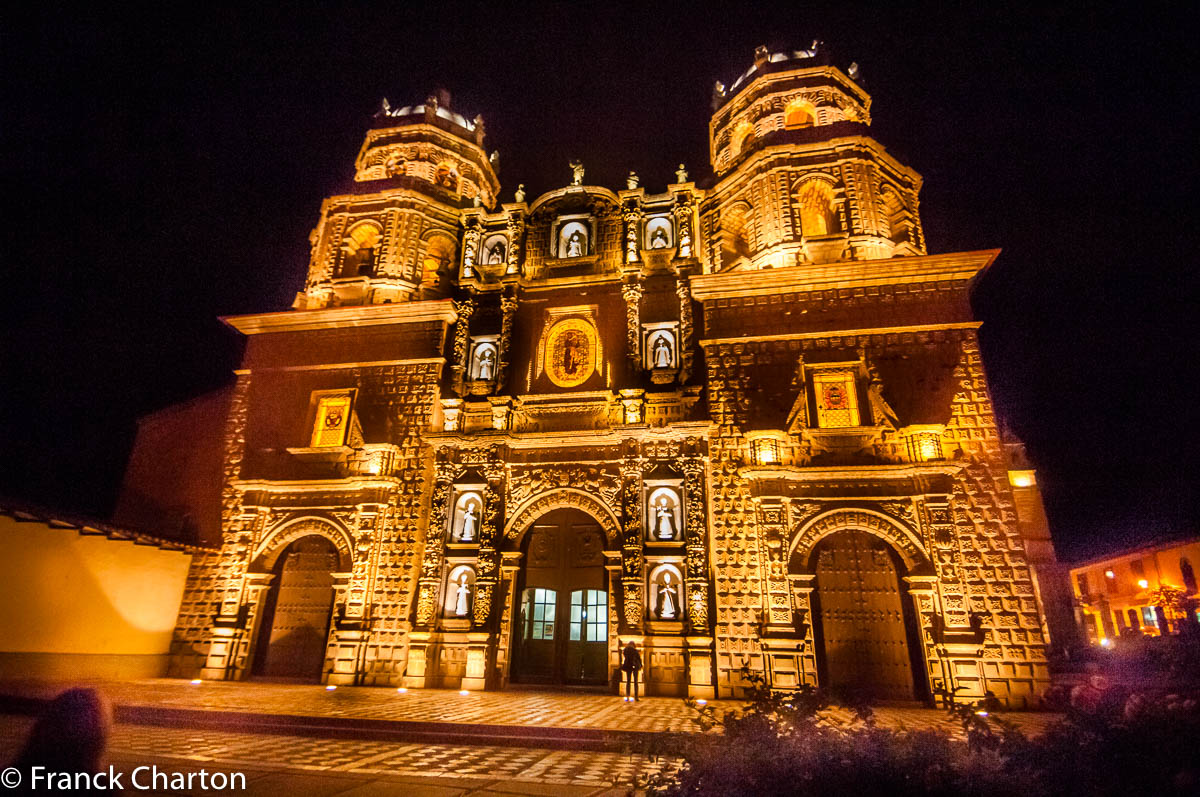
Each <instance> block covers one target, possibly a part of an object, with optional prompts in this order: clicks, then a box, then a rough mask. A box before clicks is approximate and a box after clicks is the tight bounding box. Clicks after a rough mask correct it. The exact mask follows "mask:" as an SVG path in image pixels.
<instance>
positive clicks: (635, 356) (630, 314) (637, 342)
mask: <svg viewBox="0 0 1200 797" xmlns="http://www.w3.org/2000/svg"><path fill="white" fill-rule="evenodd" d="M642 292H643V289H642V285H641V283H638V282H629V283H626V284H625V285H622V286H621V296H623V297H624V298H625V356H626V357H627V358H628V359H629V367H630V369H631V370H632V371H633V372H634V373H637V371H638V370H639V369H640V367H641V354H640V352H641V337H642Z"/></svg>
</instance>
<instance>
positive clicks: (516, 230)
mask: <svg viewBox="0 0 1200 797" xmlns="http://www.w3.org/2000/svg"><path fill="white" fill-rule="evenodd" d="M507 226H508V259H507V261H506V262H507V263H508V267H507V273H509V274H516V273H517V272H519V271H520V270H521V265H520V264H521V241H522V239H523V238H524V237H525V222H524V221H522V219H521V216H520V214H517V213H514V214H513V215H511V216H509V217H508V225H507Z"/></svg>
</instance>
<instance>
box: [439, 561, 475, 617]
mask: <svg viewBox="0 0 1200 797" xmlns="http://www.w3.org/2000/svg"><path fill="white" fill-rule="evenodd" d="M474 595H475V570H474V568H472V567H471V566H470V565H457V566H455V567H452V568H450V574H449V576H448V577H447V579H446V590H445V600H444V601H443V609H444V613H445V616H446V617H462V618H469V617H470V616H471V599H472V598H473V597H474Z"/></svg>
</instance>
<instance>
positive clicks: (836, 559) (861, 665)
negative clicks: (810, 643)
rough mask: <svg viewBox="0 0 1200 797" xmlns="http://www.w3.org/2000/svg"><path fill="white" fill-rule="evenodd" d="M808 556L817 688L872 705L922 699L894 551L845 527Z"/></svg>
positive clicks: (911, 619) (911, 624) (912, 621)
mask: <svg viewBox="0 0 1200 797" xmlns="http://www.w3.org/2000/svg"><path fill="white" fill-rule="evenodd" d="M812 557H813V558H812V560H811V562H812V567H813V568H814V570H815V572H816V591H815V593H814V602H815V605H814V606H813V615H814V620H815V627H814V629H813V631H814V634H815V637H816V639H817V644H818V646H819V648H818V650H819V654H820V655H819V658H818V661H819V667H820V676H821V683H822V684H824V685H827V686H831V687H833V688H836V689H845V690H847V691H851V692H855V693H858V694H860V695H863V696H866V697H870V698H873V699H876V700H886V701H912V700H917V699H922V698H923V697H924V691H925V689H924V685H923V678H922V677H920V674H921V673H922V672H923V669H922V665H921V664H920V660H919V658H916V657H915V656H914V654H915V653H916V651H918V650H919V646H918V645H917V644H916V640H917V639H918V637H917V635H916V618H915V616H914V613H913V610H912V605H911V604H912V602H911V599H910V598H909V596H908V594H907V591H906V590H905V589H904V588H903V587H902V582H901V580H900V579H901V576H903V575H904V574H905V567H904V563H903V562H902V561H901V559H900V557H899V556H898V555H897V554H896V552H895V550H893V549H892V547H891V546H890V545H888V544H887V543H886V542H884V541H883V540H881V539H879V538H878V537H876V536H874V535H872V534H868V533H867V532H865V531H859V530H856V529H847V530H845V531H839V532H836V533H834V534H831V535H829V536H828V537H826V538H824V539H823V540H821V541H820V542H819V543H818V544H817V545H816V547H815V548H814V549H813V553H812Z"/></svg>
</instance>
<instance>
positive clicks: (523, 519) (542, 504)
mask: <svg viewBox="0 0 1200 797" xmlns="http://www.w3.org/2000/svg"><path fill="white" fill-rule="evenodd" d="M510 506H515V504H510ZM563 507H571V508H573V509H578V510H580V511H582V512H586V513H587V514H589V515H591V516H592V517H594V518H595V519H596V520H597V521H598V522H599V523H600V527H601V528H602V529H604V538H605V540H606V541H607V544H608V545H610V546H615V545H617V543H618V542H619V540H620V538H621V527H620V524H619V523H618V522H617V517H616V514H615V513H614V512H613V510H612V508H611V507H610V506H608V505H607V504H605V503H604V502H603V501H601V500H600V499H599V498H596V497H595V496H593V495H590V494H588V493H585V492H581V491H579V490H575V489H572V488H567V487H561V488H558V489H552V490H551V491H550V492H547V493H544V494H541V495H539V496H538V497H537V498H535V499H533V500H532V501H529V502H528V503H526V504H525V505H524V506H523V507H520V508H519V509H517V511H516V512H515V514H513V516H512V517H511V518H510V519H508V520H507V522H506V524H505V530H504V536H505V538H506V539H508V540H516V539H517V538H518V537H520V536H521V534H522V532H524V531H525V530H526V529H528V528H529V527H530V526H531V525H532V524H533V522H534V521H535V520H537V519H538V518H540V517H541V516H542V515H544V514H546V513H547V512H551V511H553V510H555V509H561V508H563Z"/></svg>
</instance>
